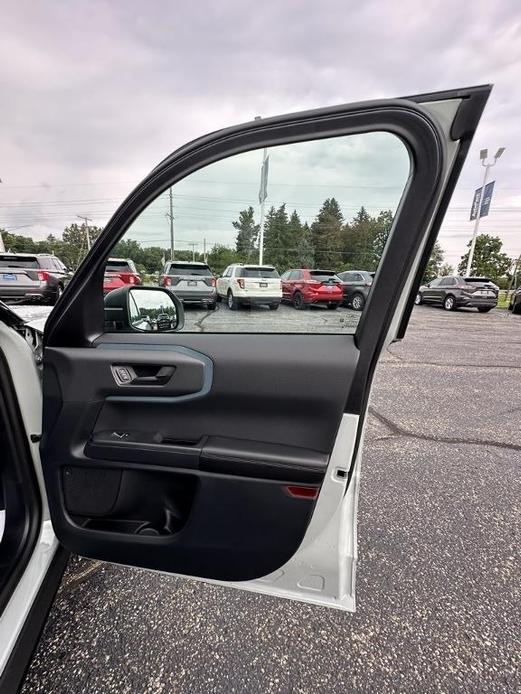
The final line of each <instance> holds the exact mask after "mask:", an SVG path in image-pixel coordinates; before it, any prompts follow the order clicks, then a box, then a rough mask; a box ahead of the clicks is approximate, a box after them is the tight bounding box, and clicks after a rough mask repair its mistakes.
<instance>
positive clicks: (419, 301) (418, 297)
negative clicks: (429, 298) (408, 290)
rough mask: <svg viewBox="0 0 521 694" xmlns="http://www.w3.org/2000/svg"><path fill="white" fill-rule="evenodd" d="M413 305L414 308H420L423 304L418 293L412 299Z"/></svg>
mask: <svg viewBox="0 0 521 694" xmlns="http://www.w3.org/2000/svg"><path fill="white" fill-rule="evenodd" d="M414 303H415V305H416V306H420V304H422V303H423V299H422V295H421V294H420V292H418V294H416V296H415V297H414Z"/></svg>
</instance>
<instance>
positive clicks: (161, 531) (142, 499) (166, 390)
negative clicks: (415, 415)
mask: <svg viewBox="0 0 521 694" xmlns="http://www.w3.org/2000/svg"><path fill="white" fill-rule="evenodd" d="M330 337H331V336H325V335H323V336H319V335H317V336H315V338H316V339H314V340H313V341H311V342H310V343H309V344H304V345H302V344H300V342H299V338H300V336H299V335H292V336H280V335H259V336H258V337H257V339H258V340H259V341H260V342H261V347H262V348H261V349H260V350H259V354H257V355H256V360H255V361H256V363H255V369H253V370H252V368H251V366H252V365H251V359H250V358H248V354H249V349H248V342H249V340H248V336H246V335H226V334H225V335H218V334H216V335H196V334H194V335H190V334H177V335H159V336H156V337H155V340H154V341H157V343H155V344H151V343H147V344H146V345H143V340H142V336H141V335H116V334H114V335H111V336H104V337H102V338H100V339H99V340H98V341H96V345H95V348H94V349H77V350H75V349H73V348H49V349H48V350H47V354H46V359H47V369H48V372H49V374H50V373H52V372H55V374H56V375H57V376H56V380H59V382H60V412H59V415H58V416H57V417H56V419H55V421H54V425H52V426H51V425H50V422H49V423H47V425H46V428H47V429H48V430H49V431H48V435H47V439H48V441H49V444H48V446H47V448H46V461H47V462H46V468H47V472H48V474H51V471H54V474H55V475H56V477H55V484H56V486H57V487H58V489H59V490H60V493H61V494H63V497H64V500H65V503H64V509H63V511H64V513H63V515H62V517H61V518H60V519H59V520H60V526H61V527H64V526H65V527H66V528H68V530H66V534H65V537H66V542H67V545H68V546H69V547H71V548H74V551H76V552H78V553H80V554H87V555H88V554H90V553H91V552H92V545H93V543H95V546H96V553H98V551H101V552H102V555H100V556H103V557H105V558H108V557H111V556H114V555H113V552H114V551H115V550H116V545H118V543H120V542H123V536H128V537H127V541H126V542H124V543H123V544H124V546H125V550H122V551H124V552H127V551H128V547H129V546H132V543H133V542H134V541H136V542H137V550H136V555H135V556H134V557H133V559H132V562H133V563H136V564H137V565H140V566H149V564H150V561H151V557H152V556H153V555H155V554H157V555H158V559H156V561H155V563H154V567H155V568H160V566H162V567H163V570H167V571H172V572H175V573H182V574H195V575H200V576H202V577H210V578H216V579H220V580H233V581H240V580H249V579H253V578H259V577H261V576H264V575H265V574H267V573H270V572H271V571H272V570H275V569H277V568H278V567H279V566H281V564H283V563H284V562H285V561H286V560H287V559H289V558H290V556H291V555H292V554H293V553H294V549H295V546H296V544H298V542H299V540H300V539H301V538H302V536H303V535H304V532H305V528H306V526H307V524H308V522H309V520H310V517H311V512H312V509H313V506H314V503H315V498H316V496H317V493H318V489H319V487H320V484H321V482H322V480H323V477H324V474H325V471H326V468H327V463H328V459H329V453H330V451H331V450H332V448H333V445H334V441H335V438H336V433H337V430H338V426H339V420H340V416H341V412H342V409H343V405H344V400H345V386H346V384H348V382H349V379H350V376H351V375H352V374H353V371H354V364H355V362H356V358H357V349H356V347H355V345H354V341H353V340H352V339H351V341H350V342H348V343H346V341H345V340H344V339H343V336H340V335H338V336H334V337H333V340H331V339H330ZM139 338H141V339H139ZM172 343H174V344H172ZM296 349H299V361H298V363H295V359H294V354H295V350H296ZM202 350H204V351H205V353H204V355H203V352H202ZM317 350H319V351H320V352H321V353H323V354H324V355H327V358H325V359H323V360H321V363H320V364H317V361H316V352H317ZM193 355H198V356H197V358H195V357H194V356H193ZM203 363H206V364H212V367H211V371H212V376H211V378H207V379H206V381H207V382H208V384H209V386H208V388H207V390H206V391H203V390H202V388H201V383H202V382H203V381H204V380H205V379H204V378H202V377H201V374H200V368H196V367H199V366H200V365H202V364H203ZM121 364H124V365H131V366H133V368H135V369H138V367H139V366H140V365H141V366H143V365H146V364H152V365H153V366H154V367H156V366H160V365H163V364H168V365H171V366H174V367H175V368H176V371H175V373H174V375H173V376H172V379H171V381H169V382H168V383H166V384H164V385H161V386H147V385H145V386H134V387H132V385H120V384H118V382H117V381H116V379H115V378H114V374H113V371H114V368H115V367H117V366H118V365H121ZM194 365H195V366H194ZM194 368H196V370H195V372H194V371H193V369H194ZM183 369H184V370H185V372H186V378H188V381H187V380H186V378H185V380H182V381H179V382H177V385H176V378H177V376H178V374H179V375H180V376H182V371H183ZM207 370H208V371H210V367H209V366H207ZM304 374H306V376H305V377H304ZM47 380H48V379H47ZM47 386H49V382H47ZM180 388H181V390H180ZM187 388H191V389H193V390H194V391H196V393H197V396H196V397H192V398H188V397H186V395H185V393H186V390H187ZM51 389H52V388H51ZM79 392H81V393H82V402H81V403H78V393H79ZM252 392H254V393H255V397H254V398H252ZM274 393H276V394H277V397H274ZM180 394H181V395H180ZM52 397H53V396H52V393H47V398H48V404H51V401H52ZM51 409H52V408H51ZM292 485H297V487H300V488H302V487H303V488H304V491H303V492H302V493H301V495H300V496H299V489H297V490H296V491H295V490H294V493H293V495H292V494H291V493H290V491H288V487H291V486H292ZM53 486H54V485H53ZM309 486H311V495H309ZM306 494H307V496H305V495H306ZM203 509H204V513H203V512H202V511H203ZM280 519H284V521H283V522H282V523H281V522H280ZM165 524H167V525H165ZM203 525H204V527H205V528H206V530H205V531H204V532H203ZM165 528H167V529H165ZM168 528H169V529H168ZM210 528H211V531H212V532H211V534H209V529H210ZM154 531H155V532H157V533H158V535H154V536H142V535H143V532H154ZM199 533H201V535H200V537H199ZM198 537H199V539H198ZM158 538H159V540H158ZM129 543H130V544H129ZM147 543H149V544H150V548H149V549H148V550H145V549H144V545H146V544H147ZM158 543H159V544H160V546H158ZM169 543H170V544H171V546H172V552H171V553H169V554H168V557H169V558H168V560H167V561H166V563H163V562H164V560H165V558H166V555H165V552H164V547H163V545H164V544H169ZM208 543H209V545H210V546H212V547H213V550H212V551H211V552H210V551H207V549H206V548H207V545H208ZM174 550H175V551H174ZM203 550H204V551H203ZM195 555H197V556H195ZM199 555H201V556H199ZM118 556H120V555H119V554H118ZM161 557H163V558H161ZM121 560H122V561H123V559H121Z"/></svg>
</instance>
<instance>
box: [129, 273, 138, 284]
mask: <svg viewBox="0 0 521 694" xmlns="http://www.w3.org/2000/svg"><path fill="white" fill-rule="evenodd" d="M128 283H129V284H137V282H136V278H135V277H134V275H128Z"/></svg>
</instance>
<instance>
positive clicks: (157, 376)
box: [111, 364, 175, 386]
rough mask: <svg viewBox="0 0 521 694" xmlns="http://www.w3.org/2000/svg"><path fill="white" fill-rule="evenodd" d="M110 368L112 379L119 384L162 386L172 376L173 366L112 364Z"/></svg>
mask: <svg viewBox="0 0 521 694" xmlns="http://www.w3.org/2000/svg"><path fill="white" fill-rule="evenodd" d="M111 369H112V375H113V376H114V380H115V381H116V383H117V384H118V385H120V386H162V385H165V383H168V381H169V380H170V378H171V377H172V376H173V374H174V371H175V366H161V365H155V366H154V365H151V364H146V365H144V364H143V365H141V364H134V365H117V366H112V367H111ZM142 371H145V372H146V373H142ZM154 371H155V373H154ZM140 372H141V373H140ZM151 372H152V373H151Z"/></svg>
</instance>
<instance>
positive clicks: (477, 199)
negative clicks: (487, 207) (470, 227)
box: [470, 188, 481, 221]
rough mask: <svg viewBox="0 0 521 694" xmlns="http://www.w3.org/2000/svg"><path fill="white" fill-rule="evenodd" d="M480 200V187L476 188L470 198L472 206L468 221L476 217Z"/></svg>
mask: <svg viewBox="0 0 521 694" xmlns="http://www.w3.org/2000/svg"><path fill="white" fill-rule="evenodd" d="M480 201H481V188H478V189H477V190H476V192H475V193H474V199H473V200H472V207H471V208H470V221H472V220H473V219H476V217H477V216H478V211H479V203H480Z"/></svg>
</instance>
